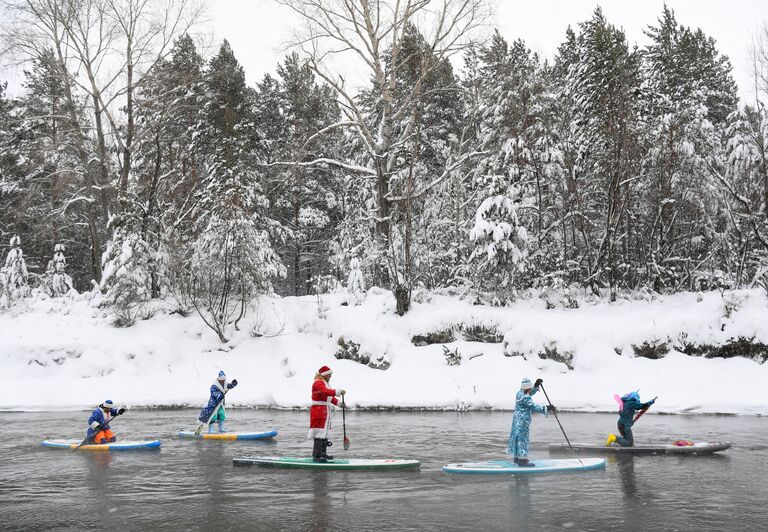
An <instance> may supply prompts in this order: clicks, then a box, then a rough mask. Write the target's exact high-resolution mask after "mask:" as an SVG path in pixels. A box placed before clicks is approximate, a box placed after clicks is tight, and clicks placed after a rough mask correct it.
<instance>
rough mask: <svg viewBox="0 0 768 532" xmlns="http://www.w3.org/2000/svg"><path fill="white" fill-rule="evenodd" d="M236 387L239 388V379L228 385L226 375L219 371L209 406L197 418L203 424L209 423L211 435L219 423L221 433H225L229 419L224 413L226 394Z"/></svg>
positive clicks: (212, 386) (212, 387)
mask: <svg viewBox="0 0 768 532" xmlns="http://www.w3.org/2000/svg"><path fill="white" fill-rule="evenodd" d="M235 386H237V379H232V382H229V383H228V382H227V375H226V373H224V372H223V371H219V376H218V377H217V378H216V380H215V381H213V384H212V385H211V397H210V398H209V399H208V404H207V405H205V406H204V407H203V409H202V410H201V411H200V415H199V416H198V418H197V419H198V421H200V423H202V424H205V423H208V432H209V433H211V432H213V424H214V422H218V425H219V432H225V430H224V421H225V420H226V419H227V413H226V412H225V411H224V394H225V393H227V390H231V389H232V388H234V387H235ZM217 407H218V408H217Z"/></svg>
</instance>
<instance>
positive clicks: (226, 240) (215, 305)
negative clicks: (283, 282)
mask: <svg viewBox="0 0 768 532" xmlns="http://www.w3.org/2000/svg"><path fill="white" fill-rule="evenodd" d="M188 267H189V276H190V278H191V282H190V283H189V285H188V286H189V290H190V294H189V295H188V296H189V300H190V301H191V302H192V305H193V306H194V308H195V310H197V312H198V314H199V315H200V317H201V318H202V319H203V321H204V322H205V324H206V325H208V326H209V327H210V328H211V329H213V330H214V331H215V332H216V334H217V335H218V337H219V339H220V340H221V341H222V342H228V341H229V338H228V335H229V329H230V326H233V327H234V328H235V329H236V330H239V328H238V324H239V322H240V320H241V319H243V317H244V316H245V315H246V313H247V312H248V307H249V306H250V304H251V303H252V301H253V300H254V298H255V297H256V296H257V295H258V294H261V293H265V292H268V291H270V290H271V287H272V280H273V279H275V278H277V277H284V276H285V266H284V265H283V264H282V262H281V261H280V258H279V257H278V256H277V254H276V253H275V251H274V249H273V248H272V245H271V244H270V241H269V235H268V234H267V232H266V231H264V230H259V229H258V228H257V227H256V224H255V223H254V221H253V220H252V219H251V218H247V217H244V216H236V217H231V218H229V219H225V218H219V217H218V216H213V217H211V219H210V221H209V223H208V226H207V227H206V228H205V230H204V231H203V232H202V233H201V235H200V236H199V237H198V239H197V240H196V241H195V243H194V246H193V253H192V257H191V261H190V262H189V265H188Z"/></svg>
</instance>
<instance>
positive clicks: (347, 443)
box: [344, 436, 349, 451]
mask: <svg viewBox="0 0 768 532" xmlns="http://www.w3.org/2000/svg"><path fill="white" fill-rule="evenodd" d="M344 450H345V451H349V438H347V437H346V436H344Z"/></svg>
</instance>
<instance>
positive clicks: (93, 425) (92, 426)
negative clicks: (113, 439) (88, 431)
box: [90, 421, 101, 430]
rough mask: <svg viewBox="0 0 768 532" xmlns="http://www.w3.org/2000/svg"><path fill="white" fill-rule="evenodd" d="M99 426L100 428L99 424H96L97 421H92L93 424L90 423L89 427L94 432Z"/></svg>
mask: <svg viewBox="0 0 768 532" xmlns="http://www.w3.org/2000/svg"><path fill="white" fill-rule="evenodd" d="M100 426H101V425H100V424H99V422H98V421H94V422H93V423H91V425H90V427H91V428H92V429H93V430H96V429H98V428H99V427H100Z"/></svg>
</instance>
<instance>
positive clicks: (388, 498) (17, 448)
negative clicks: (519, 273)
mask: <svg viewBox="0 0 768 532" xmlns="http://www.w3.org/2000/svg"><path fill="white" fill-rule="evenodd" d="M196 414H197V411H193V410H135V411H129V412H128V413H127V414H126V415H125V416H124V417H122V418H120V419H118V420H115V422H114V424H113V430H114V431H115V433H116V434H117V436H118V438H120V439H140V438H159V439H161V440H162V449H160V450H157V451H133V452H131V451H129V452H122V453H117V452H115V453H90V452H82V451H78V452H73V451H69V450H55V449H46V448H43V447H41V446H40V442H41V441H42V440H43V439H44V437H52V438H71V439H74V438H77V439H80V438H82V437H83V431H84V427H85V420H86V419H87V417H88V413H87V412H52V413H0V424H1V425H2V427H3V432H2V436H0V452H2V456H3V458H4V459H3V461H2V462H0V529H2V530H50V529H56V530H86V529H102V530H103V529H111V530H113V531H118V530H120V531H122V530H225V531H232V530H316V531H325V530H439V531H446V530H483V531H484V530H532V531H543V530H595V531H598V530H599V531H603V530H629V531H635V530H637V531H647V530H665V531H673V530H682V531H684V530H749V531H752V530H767V529H768V506H767V505H766V502H765V501H766V496H767V495H768V488H766V476H767V475H768V418H761V417H746V416H744V417H719V416H717V417H716V416H664V415H652V414H647V415H646V416H644V417H643V418H642V420H641V421H639V422H638V424H637V426H636V430H635V438H636V441H637V442H638V443H640V442H643V443H648V442H662V441H671V440H674V439H680V438H686V439H695V440H710V441H713V440H728V441H730V442H732V444H733V447H732V448H731V449H729V450H728V451H725V452H724V453H720V454H718V455H714V456H702V457H675V456H638V457H622V458H621V459H616V458H610V459H609V461H608V465H607V467H606V469H605V470H604V471H591V472H584V473H569V474H559V475H552V474H550V475H535V476H532V477H515V476H483V475H478V476H475V475H448V474H445V473H443V472H441V470H440V468H441V466H442V465H443V464H445V463H448V462H456V461H477V460H485V459H501V458H504V455H503V450H504V447H505V444H506V438H507V434H508V431H509V426H510V422H511V417H512V413H511V412H465V413H457V412H352V413H349V414H348V415H347V431H348V436H349V438H350V440H351V448H350V450H349V451H347V452H344V451H343V450H342V448H341V417H340V416H337V417H336V420H335V421H336V429H337V431H336V436H335V440H336V442H337V444H336V445H335V446H334V447H333V448H332V449H330V451H329V452H332V453H335V454H336V455H337V456H341V455H343V456H344V457H349V458H383V457H395V458H415V459H419V460H421V461H422V467H421V470H415V471H402V472H363V471H359V472H330V471H325V472H322V471H301V470H279V469H261V468H257V467H233V466H232V458H234V457H237V456H247V455H286V456H287V455H296V454H304V455H307V454H309V452H310V449H311V442H310V441H308V440H307V439H306V431H307V429H306V427H307V420H308V413H307V412H306V411H303V412H297V411H280V410H248V409H237V410H230V411H229V412H228V414H229V416H230V420H229V421H228V426H227V428H228V430H232V431H235V430H252V431H259V430H269V429H273V428H274V429H277V430H278V431H280V434H279V436H278V437H277V438H276V439H275V440H274V441H273V442H214V441H194V440H179V439H178V438H177V437H176V432H177V431H178V430H179V429H182V428H186V429H190V428H194V418H195V416H196ZM560 420H561V422H562V424H563V426H564V427H565V429H566V431H567V433H568V436H569V437H570V439H571V441H597V440H603V439H604V438H605V435H606V434H607V433H608V432H611V431H614V429H615V416H612V415H607V414H576V413H561V414H560ZM531 439H532V446H531V457H532V458H545V457H547V456H548V452H547V447H546V446H547V444H548V443H549V442H562V441H563V437H562V433H561V432H560V429H559V427H558V425H557V423H556V422H555V420H554V418H552V417H550V418H549V419H545V418H544V417H543V416H536V417H535V418H534V421H533V424H532V428H531Z"/></svg>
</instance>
